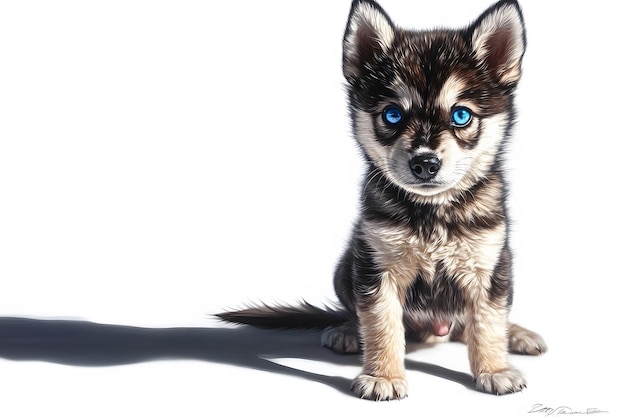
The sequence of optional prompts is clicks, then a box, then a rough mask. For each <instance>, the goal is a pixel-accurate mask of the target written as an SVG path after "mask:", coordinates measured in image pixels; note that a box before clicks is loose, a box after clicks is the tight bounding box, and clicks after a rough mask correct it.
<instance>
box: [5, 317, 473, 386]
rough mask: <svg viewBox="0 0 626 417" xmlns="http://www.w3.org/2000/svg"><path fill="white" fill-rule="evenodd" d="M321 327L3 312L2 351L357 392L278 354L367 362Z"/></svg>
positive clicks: (459, 378)
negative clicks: (263, 377) (136, 321)
mask: <svg viewBox="0 0 626 417" xmlns="http://www.w3.org/2000/svg"><path fill="white" fill-rule="evenodd" d="M319 340H320V333H319V331H314V330H306V331H305V330H300V331H279V330H265V329H263V330H261V329H256V328H253V327H248V326H243V327H233V328H194V327H190V328H184V327H177V328H165V329H160V328H159V329H156V328H142V327H131V326H119V325H109V324H97V323H91V322H86V321H73V320H37V319H26V318H14V317H0V357H3V358H6V359H10V360H33V361H45V362H52V363H59V364H65V365H73V366H113V365H125V364H133V363H140V362H148V361H155V360H163V359H195V360H201V361H209V362H215V363H222V364H230V365H234V366H240V367H246V368H250V369H255V370H261V371H266V372H274V373H279V374H284V375H291V376H298V377H301V378H304V379H307V380H310V381H315V382H319V383H322V384H325V385H328V386H330V387H332V388H335V389H336V390H338V391H340V392H342V393H345V394H350V384H351V381H350V380H349V379H347V378H343V377H339V376H328V375H322V374H316V373H312V372H307V371H303V370H300V369H296V368H291V367H288V366H284V365H281V364H278V363H275V362H273V361H272V359H274V358H301V359H308V360H313V361H319V362H327V363H332V364H337V365H344V366H345V365H348V366H355V367H359V366H360V360H359V357H358V356H357V355H339V354H335V353H333V352H331V351H329V350H328V349H325V348H323V347H322V346H321V345H320V342H319ZM406 364H407V369H409V370H417V371H421V372H424V373H427V374H431V375H434V376H438V377H441V378H445V379H448V380H451V381H455V382H457V383H460V384H462V385H464V386H466V387H467V388H470V389H473V383H472V378H471V376H470V375H467V374H464V373H460V372H455V371H452V370H449V369H446V368H443V367H439V366H437V365H432V364H427V363H421V362H415V361H410V360H407V362H406Z"/></svg>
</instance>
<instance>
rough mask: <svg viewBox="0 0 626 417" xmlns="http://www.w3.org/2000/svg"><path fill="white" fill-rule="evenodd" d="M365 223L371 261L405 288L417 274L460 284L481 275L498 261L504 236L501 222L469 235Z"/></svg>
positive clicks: (424, 277)
mask: <svg viewBox="0 0 626 417" xmlns="http://www.w3.org/2000/svg"><path fill="white" fill-rule="evenodd" d="M365 226H366V227H365V228H364V229H363V230H364V237H365V239H366V241H367V243H368V245H369V246H370V248H371V249H372V256H373V257H374V262H375V263H376V265H377V266H378V268H380V269H381V271H385V272H386V273H387V274H388V276H389V278H390V279H393V280H394V281H396V282H397V283H398V284H399V286H400V287H404V288H406V287H408V286H409V285H411V284H412V283H413V282H414V281H415V280H416V278H419V279H421V280H422V281H424V283H426V284H432V283H434V281H435V280H451V281H452V282H455V283H456V284H459V285H461V286H464V284H466V283H467V281H468V280H475V279H481V277H482V276H484V275H485V274H488V273H490V271H491V269H492V268H493V266H494V265H495V263H496V262H497V260H498V258H499V255H500V252H501V250H502V247H503V245H504V240H505V236H504V234H505V233H504V225H502V227H497V228H495V229H492V230H482V231H476V232H475V233H473V234H472V235H470V236H468V235H465V236H464V235H456V234H453V233H450V232H449V231H447V230H444V229H442V230H435V231H433V232H432V233H430V234H428V235H423V234H420V233H419V232H416V231H414V230H412V229H410V228H406V227H400V226H390V225H385V224H381V223H378V224H374V223H370V224H366V225H365Z"/></svg>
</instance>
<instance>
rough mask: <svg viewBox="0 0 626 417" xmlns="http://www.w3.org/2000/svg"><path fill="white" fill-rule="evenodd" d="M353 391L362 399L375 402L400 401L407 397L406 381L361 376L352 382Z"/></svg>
mask: <svg viewBox="0 0 626 417" xmlns="http://www.w3.org/2000/svg"><path fill="white" fill-rule="evenodd" d="M352 391H353V392H354V393H355V394H356V395H358V396H359V397H361V398H365V399H368V400H375V401H385V400H399V399H402V398H404V397H406V396H407V388H406V380H405V379H404V378H402V377H400V378H384V377H376V376H372V375H367V374H361V375H359V376H358V377H356V379H355V380H354V381H353V382H352Z"/></svg>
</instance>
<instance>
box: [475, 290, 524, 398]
mask: <svg viewBox="0 0 626 417" xmlns="http://www.w3.org/2000/svg"><path fill="white" fill-rule="evenodd" d="M473 301H474V302H473V303H472V306H471V311H470V312H469V314H468V317H467V323H466V330H465V331H466V338H467V347H468V350H469V355H470V366H471V369H472V374H473V375H474V378H475V380H476V388H477V389H478V390H480V391H483V392H487V393H491V394H497V395H501V394H508V393H512V392H517V391H521V390H522V389H524V388H525V387H526V381H525V380H524V377H523V376H522V375H521V374H520V373H519V371H518V370H517V369H515V368H512V367H511V366H509V364H508V362H507V352H508V337H507V328H508V323H507V316H508V309H507V307H506V300H505V299H500V300H498V299H496V300H492V299H489V296H488V295H487V294H484V295H482V296H479V297H478V299H474V300H473Z"/></svg>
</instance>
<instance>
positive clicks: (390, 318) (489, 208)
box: [219, 0, 546, 400]
mask: <svg viewBox="0 0 626 417" xmlns="http://www.w3.org/2000/svg"><path fill="white" fill-rule="evenodd" d="M525 46H526V40H525V29H524V23H523V18H522V14H521V11H520V8H519V6H518V4H517V2H516V1H514V0H503V1H500V2H499V3H496V4H494V5H493V6H492V7H490V8H489V9H488V10H486V11H485V12H484V13H483V14H482V15H481V16H480V17H479V18H478V19H477V20H476V21H475V22H474V23H473V24H471V25H470V26H468V27H467V28H464V29H460V30H432V31H410V30H405V29H401V28H398V27H396V26H395V25H394V24H393V23H392V21H391V20H390V19H389V17H388V16H387V14H386V13H385V12H384V11H383V10H382V9H381V8H380V6H379V5H378V4H377V3H375V2H374V1H372V0H355V1H354V2H353V4H352V10H351V12H350V17H349V20H348V25H347V28H346V32H345V37H344V58H343V69H344V75H345V77H346V80H347V83H348V97H349V103H350V109H351V116H352V121H353V129H354V135H355V137H356V140H357V142H358V143H359V145H360V146H361V148H362V150H363V154H364V156H365V159H366V162H367V172H366V176H365V180H364V182H363V189H362V206H361V213H360V217H359V219H358V221H357V222H356V224H355V227H354V231H353V234H352V238H351V241H350V243H349V245H348V247H347V250H346V252H345V254H344V255H343V257H342V258H341V260H340V262H339V265H338V267H337V270H336V274H335V289H336V292H337V296H338V298H339V300H340V302H341V306H342V307H341V308H328V309H320V308H316V307H313V306H311V305H309V304H306V303H303V304H302V305H300V306H297V307H281V306H278V307H269V306H261V307H251V308H249V309H245V310H240V311H234V312H227V313H222V314H220V315H219V316H220V317H221V318H222V319H224V320H227V321H232V322H238V323H246V324H252V325H257V326H267V327H286V328H289V327H315V326H329V327H327V328H326V329H325V330H324V332H323V334H322V343H323V344H324V345H325V346H327V347H329V348H330V349H332V350H335V351H337V352H359V351H362V355H363V363H364V367H363V371H362V373H361V374H360V375H359V376H358V377H357V378H356V379H355V381H354V383H353V386H352V388H353V391H354V392H355V393H356V394H357V395H359V396H361V397H364V398H369V399H376V400H384V399H393V398H402V397H405V396H406V395H407V387H406V379H405V370H404V355H405V340H406V339H405V338H406V337H407V336H409V337H416V338H418V339H419V340H422V341H432V340H441V339H450V340H459V341H463V342H465V343H466V344H467V346H468V351H469V359H470V367H471V371H472V374H473V376H474V378H475V381H476V387H477V389H479V390H481V391H485V392H489V393H495V394H505V393H510V392H516V391H520V390H522V389H523V388H524V387H525V384H526V382H525V380H524V378H523V377H522V376H521V374H520V373H519V372H518V371H517V370H516V369H514V368H512V367H511V366H510V365H509V363H508V361H507V353H508V352H509V351H510V352H515V353H522V354H533V355H534V354H539V353H542V352H544V351H545V350H546V345H545V343H544V342H543V340H542V339H541V337H540V336H539V335H537V334H536V333H534V332H531V331H529V330H526V329H524V328H522V327H521V326H518V325H515V324H512V323H510V322H509V321H508V312H509V308H510V306H511V301H512V278H511V261H512V260H511V251H510V249H509V244H508V223H507V213H506V205H505V197H506V186H505V182H504V179H503V172H502V161H501V157H502V154H503V150H504V146H505V142H506V140H507V139H508V137H509V134H510V131H511V126H512V124H513V119H514V109H513V93H514V90H515V88H516V86H517V84H518V81H519V79H520V76H521V60H522V57H523V54H524V50H525ZM390 106H391V107H392V108H395V109H397V110H398V112H399V113H401V122H398V123H395V119H394V117H393V116H394V115H392V117H391V120H392V121H393V123H391V122H390V119H388V118H387V116H386V115H385V114H386V113H385V112H386V111H387V110H386V109H389V108H390ZM460 108H461V109H464V110H466V111H467V112H468V114H471V119H470V121H469V122H468V123H466V124H465V123H463V124H462V125H460V124H458V123H456V122H454V120H457V119H454V116H453V113H454V112H456V111H457V110H458V109H460ZM399 118H400V117H396V119H399ZM423 170H430V171H431V172H430V173H429V174H424V173H423V172H424V171H423Z"/></svg>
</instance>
